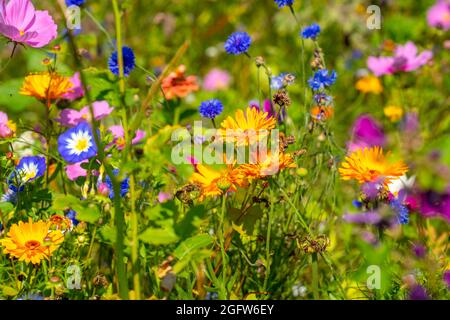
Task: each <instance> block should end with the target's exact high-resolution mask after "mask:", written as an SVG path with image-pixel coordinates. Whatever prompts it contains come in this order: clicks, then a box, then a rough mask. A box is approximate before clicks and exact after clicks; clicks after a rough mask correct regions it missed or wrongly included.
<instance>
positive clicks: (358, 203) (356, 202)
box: [352, 200, 363, 209]
mask: <svg viewBox="0 0 450 320" xmlns="http://www.w3.org/2000/svg"><path fill="white" fill-rule="evenodd" d="M352 205H353V206H354V207H355V208H358V209H360V208H362V205H363V204H362V202H361V201H359V200H353V201H352Z"/></svg>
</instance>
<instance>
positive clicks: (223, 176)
mask: <svg viewBox="0 0 450 320" xmlns="http://www.w3.org/2000/svg"><path fill="white" fill-rule="evenodd" d="M190 182H192V183H194V184H196V185H198V186H199V187H200V188H201V195H200V198H199V199H200V201H203V199H204V198H205V197H214V196H220V195H222V194H223V193H225V192H230V191H236V190H237V187H245V186H247V180H246V179H245V177H244V175H243V174H242V172H241V171H240V170H238V169H234V168H233V166H232V165H227V168H226V169H224V170H221V171H216V170H214V169H212V168H209V167H207V166H204V165H202V164H197V165H196V172H194V173H193V174H192V176H191V179H190Z"/></svg>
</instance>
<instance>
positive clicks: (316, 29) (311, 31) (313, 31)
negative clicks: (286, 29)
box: [301, 23, 320, 40]
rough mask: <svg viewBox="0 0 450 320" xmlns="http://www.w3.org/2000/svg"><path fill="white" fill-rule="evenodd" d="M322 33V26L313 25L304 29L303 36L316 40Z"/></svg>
mask: <svg viewBox="0 0 450 320" xmlns="http://www.w3.org/2000/svg"><path fill="white" fill-rule="evenodd" d="M319 33H320V26H319V25H318V24H317V23H313V24H312V25H310V26H308V27H306V28H305V29H303V31H302V33H301V36H302V37H303V38H305V39H313V40H314V39H316V38H317V36H318V35H319Z"/></svg>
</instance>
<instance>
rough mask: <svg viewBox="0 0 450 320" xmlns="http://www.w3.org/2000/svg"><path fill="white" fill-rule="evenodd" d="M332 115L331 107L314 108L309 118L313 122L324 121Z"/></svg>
mask: <svg viewBox="0 0 450 320" xmlns="http://www.w3.org/2000/svg"><path fill="white" fill-rule="evenodd" d="M333 114H334V109H333V107H331V106H315V107H313V108H312V109H311V116H312V118H313V120H314V121H325V120H328V119H330V118H331V117H332V116H333Z"/></svg>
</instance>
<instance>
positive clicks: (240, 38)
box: [224, 32, 252, 55]
mask: <svg viewBox="0 0 450 320" xmlns="http://www.w3.org/2000/svg"><path fill="white" fill-rule="evenodd" d="M251 44H252V38H250V36H249V35H248V33H247V32H235V33H233V34H232V35H231V36H229V37H228V39H227V41H226V42H225V46H224V47H225V51H226V52H227V53H228V54H235V55H238V54H241V53H245V52H247V50H248V48H250V45H251Z"/></svg>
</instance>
